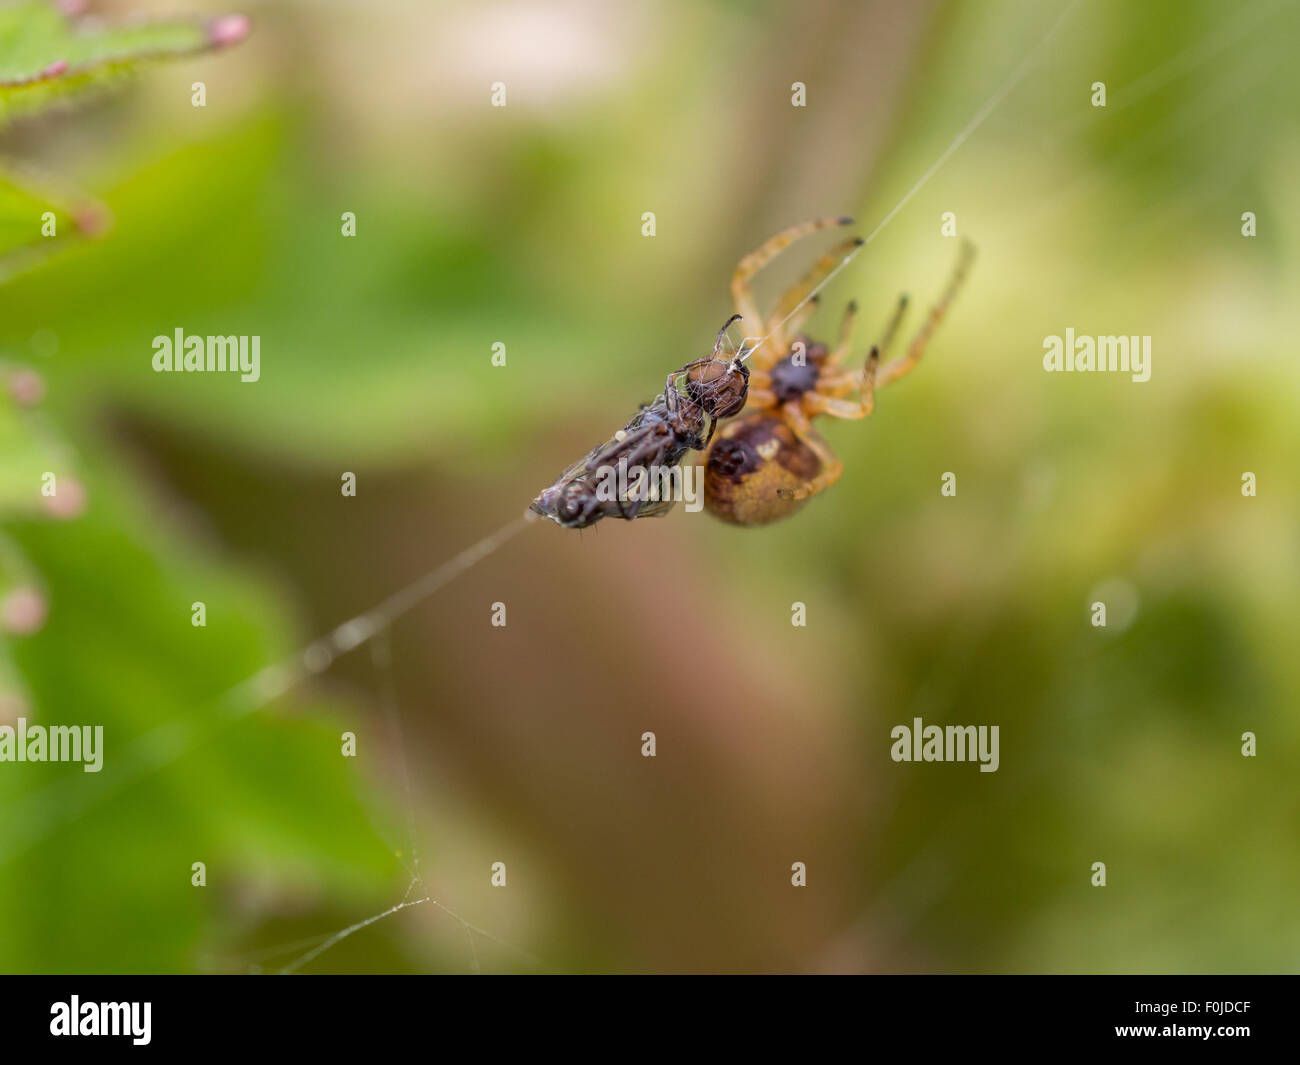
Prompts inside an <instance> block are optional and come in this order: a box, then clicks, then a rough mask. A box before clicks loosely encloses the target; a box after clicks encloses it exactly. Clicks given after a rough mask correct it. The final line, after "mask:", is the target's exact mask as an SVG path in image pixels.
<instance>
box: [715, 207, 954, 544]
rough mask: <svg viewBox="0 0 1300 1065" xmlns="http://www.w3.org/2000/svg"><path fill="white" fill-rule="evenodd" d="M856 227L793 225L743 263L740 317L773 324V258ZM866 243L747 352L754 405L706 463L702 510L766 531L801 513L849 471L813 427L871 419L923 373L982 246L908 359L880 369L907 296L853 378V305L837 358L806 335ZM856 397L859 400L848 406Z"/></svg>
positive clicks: (819, 268) (723, 434)
mask: <svg viewBox="0 0 1300 1065" xmlns="http://www.w3.org/2000/svg"><path fill="white" fill-rule="evenodd" d="M851 221H852V220H851V219H846V218H821V219H816V220H814V221H811V222H802V223H800V224H798V225H793V226H790V227H789V228H787V229H784V230H782V231H781V232H780V233H777V234H776V235H775V236H773V237H771V238H770V239H769V240H767V241H766V242H765V243H764V244H762V245H761V246H760V247H759V248H758V249H757V250H755V251H753V252H751V253H750V254H749V255H746V256H745V257H744V258H743V259H741V260H740V263H739V264H738V265H737V267H736V270H735V273H734V274H733V275H732V279H731V292H732V297H733V299H734V300H735V304H736V309H737V310H738V311H739V312H740V314H741V315H743V316H744V317H745V318H746V319H747V320H749V321H760V322H761V321H764V320H765V319H763V318H762V317H761V316H760V315H759V313H758V309H757V306H756V304H755V301H754V295H753V293H752V291H751V290H750V279H751V278H752V277H753V276H754V274H756V273H757V272H758V271H759V270H760V269H761V268H762V267H763V266H765V265H766V264H767V263H768V262H769V261H770V260H771V259H773V258H774V257H775V256H776V255H778V254H779V253H780V252H782V251H783V250H785V249H786V248H787V247H789V246H790V245H791V244H793V243H794V242H795V241H796V240H798V239H799V238H801V237H804V236H807V235H808V234H810V233H813V232H816V231H817V230H819V229H825V228H827V227H829V226H835V225H845V224H847V223H849V222H851ZM860 244H862V240H861V239H860V238H856V237H855V238H851V239H849V240H847V241H844V242H842V243H840V244H838V245H836V246H835V247H834V248H832V249H831V250H830V251H829V252H828V253H827V254H826V255H824V256H823V257H822V258H821V259H819V260H818V261H817V263H816V264H815V265H814V266H813V268H812V269H811V270H810V271H809V272H808V274H807V275H806V276H805V277H804V278H803V279H802V280H801V281H799V282H798V283H797V284H795V285H793V286H792V287H791V288H790V289H789V290H788V291H787V292H786V293H785V294H784V295H783V296H782V297H781V298H780V300H778V302H777V305H776V307H775V308H774V310H773V311H772V313H771V315H769V316H768V318H767V319H766V322H767V325H766V327H765V332H766V335H767V340H766V341H765V342H763V343H765V344H766V345H767V346H766V348H765V349H764V348H763V346H762V343H760V345H759V346H758V347H757V348H753V347H751V348H750V349H749V350H750V351H751V352H756V353H755V354H754V355H753V358H752V360H751V362H752V367H751V370H750V378H749V384H750V388H749V401H748V405H747V406H746V407H745V408H744V409H743V411H742V413H741V415H740V416H739V417H737V418H735V419H734V420H732V421H730V422H728V423H727V424H725V425H724V426H722V428H721V429H720V430H719V431H718V434H717V436H716V438H715V439H714V441H713V443H712V446H711V447H710V448H709V451H708V454H707V456H706V458H705V473H704V505H705V507H706V508H707V509H708V510H709V512H710V513H711V514H713V515H714V516H715V517H718V518H721V519H722V520H723V521H726V522H731V523H732V524H735V525H766V524H768V523H769V522H773V521H777V520H779V519H781V518H784V517H788V516H789V515H791V514H793V513H794V512H795V511H797V510H799V509H800V508H801V507H803V505H804V504H805V503H807V502H808V500H809V499H811V498H812V497H813V496H815V495H816V494H817V493H818V492H822V491H824V490H825V489H827V488H829V487H830V486H831V485H833V484H834V483H835V482H836V481H837V480H839V477H840V474H841V473H842V472H843V471H844V464H843V463H842V462H840V460H839V459H838V458H837V457H836V456H835V453H834V452H833V451H832V450H831V449H830V446H829V445H828V444H827V443H826V441H825V440H823V439H822V438H821V436H819V435H818V434H817V432H816V431H815V430H814V429H813V428H812V425H811V421H812V419H813V418H815V417H816V416H817V415H819V414H829V415H831V416H832V417H835V418H865V417H867V416H868V415H869V414H871V412H872V409H873V408H874V406H875V392H876V389H877V388H879V387H882V386H884V385H887V384H889V383H890V382H892V381H897V380H898V379H899V378H900V377H903V376H905V375H906V374H908V373H910V372H911V371H912V370H913V369H914V368H915V367H916V364H917V362H918V361H919V360H920V358H921V355H922V354H923V353H924V351H925V346H926V344H927V343H929V340H930V337H931V336H932V335H933V333H934V330H935V328H936V327H937V326H938V325H939V323H940V322H941V321H942V320H943V317H944V314H945V313H946V312H947V310H948V308H949V306H950V305H951V304H952V301H953V299H954V297H955V296H956V295H957V290H958V288H960V286H961V283H962V282H963V281H964V280H965V278H966V274H967V272H968V270H969V268H970V264H971V261H972V259H973V258H974V246H973V245H971V244H970V243H969V242H965V243H963V244H962V247H961V251H960V253H959V255H958V259H957V266H956V268H955V269H954V270H953V273H952V277H951V279H950V280H949V282H948V287H947V288H946V289H945V290H944V292H943V294H942V296H941V297H940V298H939V301H938V302H937V303H936V304H935V305H934V306H933V308H931V310H930V314H929V316H928V317H927V318H926V320H925V323H924V324H923V325H922V326H921V328H920V330H919V331H918V332H917V334H916V336H915V338H914V339H913V340H912V342H911V343H910V344H909V345H908V347H907V351H906V352H905V353H904V354H903V355H902V356H900V357H899V358H897V359H895V360H893V361H892V362H888V363H886V364H885V365H884V366H883V367H881V366H880V360H881V358H882V356H883V355H884V354H885V353H886V352H888V350H889V347H890V344H891V342H892V341H893V339H894V334H895V333H896V332H897V330H898V326H899V324H900V322H901V321H902V318H903V312H904V311H905V310H906V309H907V297H906V296H903V297H902V298H901V299H900V300H899V302H898V306H897V308H896V309H895V311H894V313H893V314H892V315H891V316H890V319H889V322H888V324H887V325H886V327H885V332H884V336H883V337H882V338H881V340H880V343H879V344H877V345H874V346H873V347H872V348H871V351H870V353H869V355H868V356H867V360H866V364H865V366H864V367H863V368H862V369H860V370H858V369H848V368H845V367H844V366H843V364H844V362H845V360H846V358H847V356H848V354H849V349H850V347H851V345H852V340H853V325H854V322H855V320H856V318H857V310H858V308H857V303H856V302H853V303H850V304H849V305H848V309H847V310H846V312H845V314H844V318H843V320H842V322H841V324H840V332H839V339H838V340H837V342H836V344H835V347H834V348H832V349H828V348H827V346H826V345H825V344H822V343H819V342H817V341H814V340H812V339H810V338H809V337H808V336H806V335H804V334H802V333H800V332H799V329H800V327H801V326H802V325H803V323H804V322H806V321H807V319H808V317H809V316H810V315H811V314H812V312H813V311H814V310H815V309H816V307H817V302H818V300H817V296H816V294H815V291H814V290H815V289H816V288H817V286H818V285H819V284H820V283H821V282H822V281H823V280H825V278H826V277H827V276H828V275H829V274H830V272H831V271H832V270H833V269H835V267H836V266H837V265H838V264H839V263H841V262H842V261H843V260H844V257H845V255H846V254H848V253H849V252H851V251H852V249H854V248H855V247H857V246H858V245H860ZM787 317H788V318H789V320H788V321H786V319H787ZM854 392H857V393H858V398H857V399H850V398H847V397H849V396H850V395H851V394H852V393H854Z"/></svg>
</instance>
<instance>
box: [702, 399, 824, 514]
mask: <svg viewBox="0 0 1300 1065" xmlns="http://www.w3.org/2000/svg"><path fill="white" fill-rule="evenodd" d="M821 465H822V464H821V459H819V458H818V457H817V454H816V452H814V451H813V450H812V448H810V447H809V446H808V445H807V444H805V443H803V442H802V441H801V440H800V439H799V438H798V437H797V436H795V435H794V433H793V432H792V431H791V429H790V427H789V426H788V425H786V424H785V422H783V421H782V420H781V419H780V418H778V417H776V416H774V415H772V414H768V413H765V412H759V413H755V414H750V415H747V416H746V417H743V418H738V419H737V420H736V421H734V422H731V423H730V424H729V425H727V426H725V427H724V428H723V430H722V432H721V434H720V435H719V437H718V439H717V440H716V441H715V442H714V444H713V447H712V448H710V449H709V457H708V460H707V462H706V464H705V470H704V505H705V507H707V508H708V510H709V512H710V513H711V514H713V515H714V516H715V517H718V518H721V519H722V520H723V521H727V522H731V523H733V524H736V525H766V524H768V523H769V522H773V521H777V520H779V519H780V518H784V517H787V516H789V515H790V514H793V513H794V512H795V511H796V510H798V509H799V508H800V507H802V506H803V505H804V504H805V503H806V502H807V500H806V499H796V498H794V493H795V492H796V491H797V490H798V489H799V488H800V487H801V486H803V485H805V484H807V483H808V482H809V481H811V480H812V479H813V478H814V477H816V476H817V474H818V473H819V472H820V471H821Z"/></svg>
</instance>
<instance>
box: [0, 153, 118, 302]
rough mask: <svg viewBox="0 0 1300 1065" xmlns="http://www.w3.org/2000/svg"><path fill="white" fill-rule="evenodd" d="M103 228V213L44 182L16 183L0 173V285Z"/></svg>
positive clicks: (105, 217)
mask: <svg viewBox="0 0 1300 1065" xmlns="http://www.w3.org/2000/svg"><path fill="white" fill-rule="evenodd" d="M107 227H108V211H107V209H106V208H105V207H104V206H103V205H102V204H98V203H96V202H95V201H94V200H91V199H89V198H88V197H85V196H82V195H81V194H80V193H76V192H69V191H66V190H63V189H56V188H54V187H53V186H52V185H50V183H49V182H48V181H45V182H42V183H40V184H38V183H37V182H36V181H35V180H34V179H32V178H30V177H28V178H27V179H26V180H23V181H20V180H19V179H17V178H15V177H14V176H12V175H11V174H9V173H6V172H5V171H4V170H0V284H3V283H4V282H5V281H8V280H9V278H11V277H12V276H13V275H14V274H17V273H19V272H21V271H22V270H25V269H27V268H28V267H30V266H32V265H33V264H35V263H37V262H40V261H41V260H43V259H45V258H46V257H47V256H48V255H49V254H51V253H52V252H54V251H57V250H59V249H61V248H63V247H66V246H67V245H68V244H69V243H71V242H73V241H76V240H79V239H81V238H83V237H94V236H98V235H99V234H100V233H102V232H103V231H104V230H105V229H106V228H107Z"/></svg>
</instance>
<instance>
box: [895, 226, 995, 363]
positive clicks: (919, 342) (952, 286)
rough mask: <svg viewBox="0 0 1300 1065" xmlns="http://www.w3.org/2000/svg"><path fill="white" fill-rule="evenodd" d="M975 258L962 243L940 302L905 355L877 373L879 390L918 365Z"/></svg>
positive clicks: (968, 244) (967, 244) (972, 249)
mask: <svg viewBox="0 0 1300 1065" xmlns="http://www.w3.org/2000/svg"><path fill="white" fill-rule="evenodd" d="M974 258H975V245H973V244H972V243H971V242H970V241H968V240H965V241H962V245H961V251H960V252H959V253H958V255H957V266H956V268H955V269H954V270H953V272H952V277H951V278H949V280H948V287H947V288H946V289H944V292H943V295H942V296H940V297H939V302H938V303H936V304H935V305H934V306H933V307H931V308H930V313H929V315H928V316H927V317H926V319H925V324H924V325H922V326H921V329H920V331H919V332H918V333H917V334H916V336H915V337H914V338H913V340H912V342H911V343H910V344H909V345H908V346H907V354H905V355H903V356H902V357H901V358H898V359H895V360H894V361H893V362H891V363H888V364H886V366H885V367H884V368H883V369H882V370H881V371H880V378H879V380H878V381H877V382H876V383H877V384H878V385H879V386H880V387H882V388H883V387H884V386H885V385H887V384H889V383H890V382H891V381H897V380H898V379H899V378H900V377H902V376H904V375H905V374H908V373H911V371H912V370H913V369H914V368H915V367H916V364H917V363H918V362H920V361H921V356H922V355H923V354H924V353H925V346H926V345H927V344H928V343H930V338H931V337H932V336H933V335H934V331H935V330H936V329H937V328H938V327H939V323H940V322H942V321H943V316H944V315H945V314H947V313H948V308H949V307H950V306H952V301H953V300H954V299H956V297H957V292H958V290H959V289H960V288H961V285H962V282H963V281H965V280H966V274H967V273H968V272H969V270H970V264H971V262H972V261H973V260H974Z"/></svg>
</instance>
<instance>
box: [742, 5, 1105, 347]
mask: <svg viewBox="0 0 1300 1065" xmlns="http://www.w3.org/2000/svg"><path fill="white" fill-rule="evenodd" d="M1079 3H1080V0H1071V3H1070V4H1069V5H1068V6H1067V7H1066V8H1065V10H1063V11H1062V12H1061V14H1060V15H1058V16H1057V19H1056V21H1055V22H1053V23H1052V27H1051V29H1049V30H1048V31H1047V33H1046V34H1045V35H1044V36H1043V37H1042V39H1041V40H1040V41H1039V42H1038V43H1037V44H1036V45H1034V47H1033V48H1032V49H1031V50H1030V52H1029V54H1028V55H1027V56H1025V58H1024V59H1023V60H1021V62H1020V65H1019V66H1017V67H1016V69H1015V70H1013V71H1012V72H1011V75H1010V77H1008V78H1007V80H1006V81H1004V82H1003V83H1002V85H1001V86H1000V87H999V88H998V89H997V90H996V91H995V92H994V93H993V95H992V96H990V97H989V98H988V100H986V101H985V102H984V106H983V107H981V108H980V109H979V110H978V111H976V112H975V114H974V115H973V116H972V117H971V119H970V121H969V122H967V123H966V125H965V126H963V127H962V128H961V130H960V131H959V132H958V133H957V135H956V136H955V137H954V138H953V139H952V140H951V141H950V142H949V144H948V147H946V148H945V149H944V150H943V151H942V152H941V153H940V154H939V158H937V159H936V160H935V161H934V162H933V163H931V164H930V168H929V169H928V170H926V172H925V173H924V174H922V175H921V176H920V177H919V178H918V179H917V180H916V182H915V183H914V184H913V185H912V187H911V188H910V189H908V190H907V192H905V193H904V194H903V198H902V199H901V200H899V201H898V202H897V203H896V204H894V206H893V207H891V208H890V209H889V211H888V213H887V214H886V215H885V217H884V218H882V219H881V220H880V221H879V222H877V223H876V228H875V229H873V230H872V231H871V232H870V233H868V234H867V236H866V238H865V239H864V240H863V241H862V243H861V244H859V245H858V246H857V247H856V248H854V249H853V250H852V251H851V252H849V253H848V255H846V256H844V258H843V259H842V260H841V261H840V263H839V265H838V266H836V267H835V269H834V270H832V271H831V272H830V273H829V274H827V275H826V276H825V277H824V278H822V280H821V281H820V282H819V283H818V284H817V285H815V286H814V287H813V289H812V291H810V292H809V293H808V294H807V295H806V296H804V298H803V299H801V300H800V301H799V302H798V303H797V304H795V306H794V308H793V309H792V310H791V311H790V313H789V314H787V315H786V316H785V317H784V318H782V319H781V321H780V322H779V323H777V327H776V329H773V330H770V331H769V332H768V333H767V334H766V335H765V336H762V337H746V338H745V340H746V341H748V340H757V341H758V342H757V343H756V344H755V345H754V346H753V347H752V348H750V349H748V350H747V351H746V352H745V353H744V355H742V356H741V357H740V361H741V362H744V361H745V360H746V359H748V358H749V357H750V356H751V355H753V354H754V352H756V351H757V350H758V349H759V348H761V347H762V346H763V345H764V344H765V343H767V340H768V338H769V337H771V335H772V333H775V332H777V331H779V330H780V329H781V328H782V327H783V326H784V325H785V323H786V322H788V321H789V320H790V319H791V318H793V317H794V316H795V315H796V314H797V313H798V312H799V311H800V310H801V309H802V308H803V307H804V305H805V304H807V303H808V301H809V300H811V299H813V298H814V297H815V296H816V295H817V294H818V293H819V292H821V290H822V289H823V288H825V287H826V286H827V285H829V284H830V283H831V281H832V280H834V278H835V275H836V274H838V273H839V272H840V271H841V270H843V269H844V268H845V267H846V266H848V265H849V263H851V262H852V261H853V260H854V259H855V258H857V257H858V255H859V254H861V252H862V249H863V248H865V247H866V246H867V245H868V244H870V243H871V242H872V241H873V240H875V239H876V237H878V236H880V234H881V232H882V231H883V230H884V228H885V227H886V226H887V225H889V223H890V222H892V221H893V220H894V219H895V218H896V217H897V215H898V213H899V212H900V211H901V210H902V209H903V208H904V207H906V206H907V204H908V203H909V202H910V201H911V199H912V197H913V196H915V195H916V194H917V193H918V192H920V191H921V189H923V188H924V187H925V186H926V185H927V184H928V183H929V181H930V179H931V178H932V177H934V175H935V174H937V173H938V172H939V170H940V169H941V168H942V167H943V164H944V163H946V162H947V161H948V160H949V158H951V157H952V155H953V153H955V152H956V151H957V149H958V148H960V147H961V146H962V145H963V144H965V143H966V141H967V140H968V139H969V138H970V136H971V135H972V134H973V133H974V132H975V131H976V130H977V129H979V128H980V126H982V125H983V124H984V120H985V119H987V118H988V117H989V115H991V114H992V113H993V112H994V111H996V110H997V108H998V105H999V104H1001V103H1002V101H1003V100H1005V99H1006V98H1007V96H1009V95H1010V94H1011V91H1012V90H1013V89H1015V88H1016V86H1017V85H1019V84H1020V83H1021V82H1022V81H1023V80H1024V79H1025V75H1026V74H1028V73H1029V71H1030V70H1032V69H1033V67H1034V64H1035V63H1037V62H1038V60H1039V59H1040V58H1042V53H1043V52H1044V51H1045V50H1046V49H1047V46H1048V45H1049V44H1051V42H1052V41H1053V40H1054V39H1055V37H1056V35H1057V33H1058V32H1059V31H1060V29H1061V27H1062V26H1063V25H1064V24H1065V21H1066V19H1067V18H1068V17H1069V16H1070V14H1071V12H1073V11H1074V9H1075V8H1076V7H1078V6H1079ZM743 346H744V342H743V341H742V347H743Z"/></svg>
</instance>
